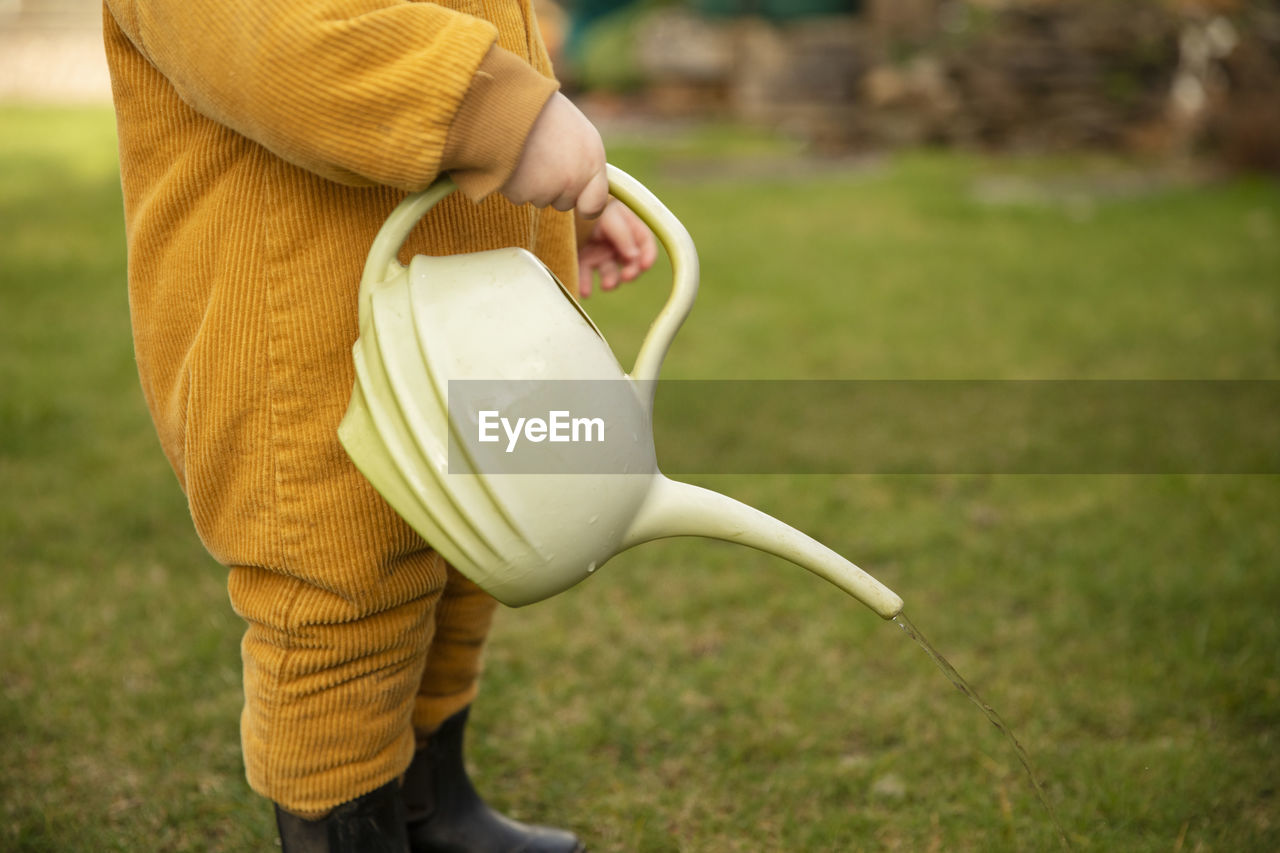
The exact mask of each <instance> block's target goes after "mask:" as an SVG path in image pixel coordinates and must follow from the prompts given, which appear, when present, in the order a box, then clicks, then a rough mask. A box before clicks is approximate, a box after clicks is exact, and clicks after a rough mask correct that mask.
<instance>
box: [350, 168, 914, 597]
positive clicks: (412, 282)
mask: <svg viewBox="0 0 1280 853" xmlns="http://www.w3.org/2000/svg"><path fill="white" fill-rule="evenodd" d="M609 186H610V191H611V192H612V194H613V195H614V197H615V198H618V199H619V200H621V201H622V202H623V203H625V204H626V205H627V206H628V207H630V208H631V209H632V210H633V211H635V212H636V214H638V215H639V216H640V217H641V219H643V220H644V221H645V222H646V223H647V224H648V225H649V227H650V228H651V229H652V230H653V232H654V233H655V234H656V235H657V237H658V239H659V240H660V241H661V243H662V245H663V246H664V247H665V248H666V250H667V254H668V256H669V258H670V260H671V266H672V272H673V278H674V281H673V286H672V291H671V295H670V297H669V298H668V300H667V302H666V304H665V305H664V306H663V308H662V310H661V311H660V312H659V314H658V316H657V318H656V319H655V320H654V322H653V324H652V326H651V327H650V329H649V332H648V334H647V336H646V337H645V339H644V342H643V343H642V345H641V347H640V351H639V354H638V356H637V358H636V361H635V366H634V367H633V368H632V369H631V371H630V373H626V372H624V371H623V369H622V367H621V365H620V364H619V363H618V360H617V358H616V357H615V356H614V354H613V351H612V350H611V349H610V348H609V345H608V344H607V343H606V342H605V340H604V337H603V335H601V333H600V331H599V329H597V328H596V326H595V324H594V323H592V321H591V319H590V318H589V317H588V316H587V315H586V313H585V312H583V310H582V309H581V308H580V306H579V305H578V304H577V302H576V301H575V300H574V299H573V297H572V296H570V294H569V293H568V291H567V290H566V289H565V288H564V286H563V285H562V284H561V283H560V282H559V281H558V280H557V279H556V278H555V276H554V275H552V273H551V272H550V270H548V269H547V268H546V267H545V266H544V265H543V264H542V263H541V262H540V261H539V260H538V259H537V258H536V257H534V256H533V255H532V254H531V253H529V252H527V251H525V250H524V249H520V248H508V249H497V250H492V251H486V252H476V253H471V254H463V255H452V256H445V257H429V256H425V255H418V256H416V257H414V258H413V259H412V260H411V261H410V263H409V264H408V266H407V267H405V266H403V265H401V264H400V263H399V261H398V259H397V255H398V253H399V250H400V247H401V246H402V244H403V243H404V241H405V239H406V237H407V236H408V235H409V232H410V230H412V228H413V227H414V225H415V224H417V222H418V220H420V219H421V218H422V217H423V216H424V215H426V213H427V211H428V210H430V209H431V208H432V206H434V205H435V204H436V203H437V202H439V201H440V200H441V199H442V198H444V197H445V196H447V195H448V194H449V193H450V192H452V191H453V189H454V186H453V183H452V182H451V181H450V180H449V179H448V178H442V179H440V180H439V181H437V182H436V183H435V184H433V185H432V186H430V187H429V188H427V189H425V190H423V191H421V192H419V193H415V194H413V195H410V196H408V197H407V198H406V199H405V200H404V201H403V202H402V203H401V204H400V205H399V206H398V207H397V208H396V209H395V210H394V211H393V212H392V213H391V215H390V217H389V218H388V219H387V221H386V223H385V224H384V225H383V227H382V229H381V231H379V233H378V235H377V237H376V238H375V240H374V242H373V246H372V247H371V249H370V251H369V257H368V260H367V262H366V264H365V268H364V274H363V277H362V279H361V282H360V296H359V312H360V315H359V320H360V337H359V339H358V340H357V341H356V343H355V345H354V347H353V357H354V361H355V372H356V382H355V387H354V389H353V391H352V395H351V402H350V406H349V407H348V409H347V413H346V415H345V416H344V418H343V420H342V423H341V425H340V426H339V428H338V437H339V440H340V441H341V442H342V445H343V447H344V448H345V449H346V451H347V453H348V454H349V455H350V457H351V459H352V460H353V461H354V462H355V465H356V467H357V468H359V470H360V471H361V472H362V473H363V474H364V476H365V477H366V478H367V479H368V480H369V482H370V483H372V484H373V486H374V488H375V489H377V491H378V492H379V493H380V494H381V495H382V496H383V497H384V498H385V499H386V500H387V502H388V503H389V504H390V505H391V506H392V507H393V508H394V509H395V510H396V511H397V512H398V513H399V514H400V516H401V517H403V518H404V519H405V521H406V522H408V524H409V525H410V526H411V527H413V529H414V530H416V531H417V532H418V533H419V534H420V535H421V536H422V537H423V538H424V539H425V540H426V541H427V542H429V543H430V544H431V545H432V546H433V547H434V548H435V549H436V550H437V551H439V552H440V554H441V555H442V556H443V557H444V558H445V559H447V560H448V561H449V562H450V563H451V564H452V565H453V566H454V567H455V568H457V569H458V571H460V572H462V574H464V575H466V576H467V577H468V578H470V579H471V580H473V581H474V582H475V583H477V584H478V585H479V586H481V587H482V588H484V589H485V590H486V591H487V592H489V593H490V594H491V595H492V596H493V597H494V598H496V599H498V600H499V601H501V602H503V603H504V604H507V605H509V606H512V607H518V606H522V605H526V604H531V603H533V602H536V601H541V600H543V599H545V598H549V597H551V596H553V595H556V594H557V593H560V592H562V591H564V590H566V589H568V588H569V587H571V586H573V585H575V584H577V583H578V582H580V581H582V580H583V579H585V578H587V577H589V576H590V575H592V574H593V573H594V572H595V571H596V570H597V569H598V568H599V567H600V566H602V565H603V564H604V563H605V561H607V560H608V559H609V558H610V557H612V556H614V555H615V554H617V553H619V552H621V551H623V550H626V549H628V548H631V547H633V546H635V545H639V544H641V543H643V542H648V541H651V540H654V539H661V538H666V537H672V536H704V537H711V538H715V539H722V540H727V541H730V542H738V543H741V544H743V545H748V546H751V547H753V548H757V549H759V550H761V551H766V552H768V553H771V554H775V555H777V556H779V557H782V558H784V559H787V560H790V561H791V562H793V563H796V564H797V565H800V566H802V567H804V568H806V569H808V570H810V571H812V572H814V573H815V574H817V575H819V576H820V577H823V578H825V579H826V580H828V581H830V582H831V583H833V584H835V585H836V586H838V587H839V588H841V589H842V590H844V591H845V592H847V593H849V594H850V595H853V596H854V597H855V598H857V599H858V600H860V601H862V602H863V603H864V604H866V605H867V606H868V607H870V608H871V609H872V610H874V611H875V612H876V613H877V614H879V615H880V616H882V617H883V618H885V619H892V618H893V617H894V616H896V615H897V614H898V613H899V612H900V611H901V610H902V599H901V598H899V597H898V596H897V595H896V594H895V593H893V592H892V591H891V590H889V589H888V588H886V587H885V586H884V585H883V584H881V583H880V582H879V581H877V580H876V579H875V578H873V577H872V576H871V575H869V574H867V573H866V572H864V571H863V570H862V569H860V568H858V567H857V566H855V565H854V564H853V563H850V562H849V561H848V560H846V559H844V558H843V557H841V556H840V555H839V554H837V553H836V552H834V551H832V550H831V549H829V548H827V547H826V546H824V545H822V544H820V543H818V542H817V541H815V540H814V539H812V538H810V537H809V536H806V535H805V534H803V533H801V532H799V531H798V530H795V529H793V528H792V527H789V526H788V525H786V524H784V523H782V522H781V521H779V520H777V519H775V518H773V517H772V516H770V515H767V514H765V513H763V512H760V511H759V510H756V509H753V508H752V507H749V506H747V505H746V504H743V503H741V502H739V501H736V500H734V499H732V498H729V497H727V496H725V495H722V494H720V493H718V492H714V491H711V490H708V489H704V488H701V487H698V486H694V485H691V484H688V483H682V482H679V481H676V480H672V479H669V478H667V477H665V476H664V475H663V474H662V472H661V471H660V470H659V469H658V464H657V459H656V454H655V451H654V445H653V433H652V428H651V421H652V417H651V415H652V411H653V396H654V389H655V388H656V380H657V378H658V372H659V370H660V369H661V366H662V361H663V358H664V357H665V355H666V353H667V350H668V348H669V347H670V345H671V342H672V339H673V338H674V337H675V334H676V332H677V331H678V330H679V328H680V326H681V324H682V323H683V322H684V320H685V317H686V316H688V314H689V311H690V309H691V308H692V307H693V300H694V297H695V296H696V294H697V290H698V256H697V252H696V250H695V248H694V245H693V239H692V238H691V237H690V235H689V232H688V231H687V230H686V229H685V227H684V226H683V225H682V224H681V223H680V221H679V220H678V219H676V217H675V216H674V215H673V214H672V213H671V212H670V211H669V210H668V209H667V208H666V207H665V206H664V205H663V204H662V203H661V202H660V201H659V200H658V199H657V198H656V197H655V196H654V195H653V194H652V193H651V192H650V191H649V190H648V189H646V188H645V187H644V186H643V185H642V184H640V182H638V181H637V180H635V179H634V178H632V177H631V176H629V175H627V174H626V173H625V172H622V171H621V170H619V169H617V168H615V167H613V166H609ZM471 380H485V381H492V382H493V383H495V387H498V388H500V389H501V388H508V389H510V388H516V389H525V388H527V387H528V385H529V384H530V383H532V384H537V383H547V385H548V386H549V387H558V384H559V383H565V382H566V381H568V382H569V384H570V385H574V384H575V383H577V384H576V385H575V387H579V388H581V387H596V385H595V384H593V383H599V384H607V387H609V388H612V389H615V391H616V389H622V393H621V394H618V393H614V394H613V395H611V396H612V397H613V398H614V400H615V403H614V404H613V405H612V407H611V410H610V415H611V417H612V418H613V419H614V420H615V421H616V420H621V421H623V423H621V424H618V423H610V424H609V425H608V428H609V431H610V432H611V434H612V435H614V436H620V439H617V440H615V441H614V442H613V443H612V444H611V445H610V449H609V451H608V455H609V458H610V464H609V465H608V466H604V467H600V468H597V469H593V470H589V471H573V470H569V469H568V468H565V469H558V468H556V467H555V466H552V467H551V468H550V469H548V470H544V471H542V472H541V473H538V474H529V473H520V472H513V471H508V470H503V469H502V468H501V465H500V464H496V465H495V464H493V463H484V464H481V463H480V462H479V461H478V460H477V456H476V448H477V447H478V445H476V444H475V442H474V441H469V440H468V441H461V442H460V441H459V439H460V438H463V437H474V435H475V433H476V431H477V430H476V426H477V420H476V419H477V412H476V411H475V410H474V408H473V407H465V406H460V405H454V406H451V405H450V400H451V396H450V395H451V393H452V394H453V396H454V397H457V396H458V394H457V393H456V391H454V392H451V389H457V388H459V387H462V386H463V385H464V384H466V383H468V382H469V381H471ZM502 393H503V392H498V396H499V397H501V396H502ZM521 394H523V391H520V392H516V391H508V392H506V396H507V397H509V398H510V397H515V396H520V395H521ZM618 400H621V402H620V403H619V402H617V401H618ZM510 402H513V401H512V400H511V399H507V400H502V399H495V400H492V401H491V405H492V406H493V410H492V411H500V410H501V407H502V406H503V405H504V404H506V403H510ZM544 446H545V447H547V448H551V449H555V450H559V451H561V452H564V453H569V452H571V447H570V445H568V444H562V445H560V446H559V447H556V446H555V445H551V444H547V445H544ZM497 458H498V460H499V462H500V461H501V459H502V458H503V457H502V456H501V455H500V454H499V455H498V456H497Z"/></svg>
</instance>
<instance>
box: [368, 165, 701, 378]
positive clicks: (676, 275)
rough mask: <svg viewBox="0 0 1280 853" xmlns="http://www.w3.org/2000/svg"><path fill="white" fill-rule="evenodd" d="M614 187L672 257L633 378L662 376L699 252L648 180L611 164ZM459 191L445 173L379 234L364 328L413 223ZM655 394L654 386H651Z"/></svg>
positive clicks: (693, 284)
mask: <svg viewBox="0 0 1280 853" xmlns="http://www.w3.org/2000/svg"><path fill="white" fill-rule="evenodd" d="M608 172H609V191H610V192H611V193H613V195H614V197H615V198H617V199H618V200H619V201H621V202H622V203H623V204H625V205H626V206H627V207H629V208H631V209H632V210H634V211H635V212H636V215H638V216H639V217H640V218H641V219H643V220H644V221H645V224H647V225H648V226H649V227H650V228H651V229H653V233H654V234H656V235H657V237H658V240H659V241H660V242H661V243H662V245H663V247H664V248H665V249H666V250H667V255H668V257H669V258H670V259H671V272H672V278H673V281H672V286H671V296H670V297H668V298H667V303H666V304H665V305H663V306H662V310H661V311H659V312H658V316H657V317H656V318H654V321H653V324H652V325H650V327H649V333H648V334H647V335H645V339H644V343H642V344H641V345H640V353H639V354H638V355H637V356H636V363H635V366H634V367H633V368H632V369H631V378H632V379H637V380H656V379H657V378H658V372H659V371H660V370H661V369H662V360H663V358H665V357H666V355H667V350H668V349H669V348H670V347H671V341H672V340H673V339H674V338H675V336H676V332H678V331H679V330H680V326H681V325H682V324H683V323H684V320H685V318H686V317H688V316H689V312H690V311H691V310H692V309H693V300H694V298H695V297H696V296H697V295H698V251H697V249H696V248H695V247H694V245H693V238H692V237H691V236H690V235H689V231H688V229H686V228H685V227H684V225H683V224H681V222H680V220H679V219H677V218H676V217H675V215H674V214H673V213H672V212H671V211H670V210H667V207H666V205H664V204H663V203H662V202H661V201H659V200H658V198H657V197H656V196H655V195H654V194H653V193H651V192H650V191H649V190H648V188H646V187H645V186H644V184H642V183H640V182H639V181H637V180H636V179H635V178H633V177H631V176H630V175H628V174H627V173H626V172H624V171H622V170H621V169H619V168H617V167H616V166H612V165H611V166H609V167H608ZM454 189H455V185H454V183H453V180H452V179H451V178H449V177H442V178H440V179H439V180H437V181H436V182H435V183H434V184H432V185H431V186H429V187H427V188H426V189H425V190H422V191H421V192H416V193H414V194H412V195H410V196H408V197H407V198H405V200H404V201H402V202H400V205H399V206H398V207H397V208H396V209H395V210H394V211H392V212H391V215H390V216H389V217H387V221H386V222H385V223H384V224H383V226H382V229H381V230H380V231H379V232H378V236H377V237H375V238H374V241H373V246H372V247H370V249H369V257H368V260H367V261H365V266H364V275H363V276H362V277H361V279H360V328H361V329H363V328H364V325H365V319H366V316H367V315H368V312H369V300H370V298H371V296H372V290H373V287H374V286H375V285H377V284H379V283H380V282H383V281H386V280H387V279H389V278H391V277H392V276H393V275H394V274H396V273H397V272H399V271H400V269H401V268H400V266H399V262H398V261H397V260H396V256H397V255H398V254H399V253H400V247H401V246H403V245H404V241H405V240H406V239H407V238H408V236H409V232H410V231H412V230H413V226H415V225H417V224H418V220H419V219H421V218H422V217H424V216H426V215H427V211H429V210H430V209H431V208H433V207H435V205H436V204H437V203H438V202H439V201H440V200H441V199H443V198H444V197H445V196H447V195H449V194H450V193H451V192H453V191H454ZM650 395H652V387H651V388H650Z"/></svg>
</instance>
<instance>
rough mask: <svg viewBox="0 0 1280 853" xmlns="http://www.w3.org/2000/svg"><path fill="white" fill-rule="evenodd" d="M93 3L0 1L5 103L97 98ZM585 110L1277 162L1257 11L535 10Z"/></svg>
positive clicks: (851, 142)
mask: <svg viewBox="0 0 1280 853" xmlns="http://www.w3.org/2000/svg"><path fill="white" fill-rule="evenodd" d="M99 5H100V4H98V3H95V2H93V0H0V97H7V98H14V97H17V98H23V99H35V100H49V99H52V100H60V101H67V100H71V101H84V100H92V99H100V98H103V97H106V93H107V89H108V86H109V82H108V80H107V77H106V71H105V68H104V66H103V63H102V60H101V56H100V54H101V51H100V50H99V49H98V41H99V37H98V32H99V18H100V8H99ZM533 5H534V6H535V7H536V9H537V13H538V16H539V19H540V21H541V22H542V28H543V36H544V40H545V41H546V43H547V45H548V46H549V48H550V49H551V52H552V54H553V58H554V60H555V62H556V66H557V70H558V73H559V75H560V77H561V79H562V80H563V81H564V82H565V85H566V89H567V90H568V91H571V92H574V93H576V94H577V95H579V96H580V98H581V99H582V100H583V101H584V103H585V104H586V105H587V106H588V107H590V108H592V109H593V112H594V114H595V115H598V116H605V117H608V116H615V115H627V116H630V117H635V116H659V117H667V118H671V117H692V118H699V119H706V118H720V119H732V120H736V121H743V122H748V123H751V124H753V125H757V126H762V127H768V128H773V129H778V130H781V131H783V132H785V133H787V134H790V135H793V136H795V137H797V138H799V139H802V140H804V142H805V143H806V144H807V145H808V146H810V147H811V149H812V150H814V151H817V152H822V153H826V154H838V153H846V152H849V151H858V150H868V149H880V148H884V147H896V146H918V145H947V146H966V147H981V148H984V149H997V150H1005V151H1029V150H1031V151H1045V150H1049V151H1061V150H1076V149H1079V148H1081V147H1087V148H1092V149H1104V150H1110V151H1123V152H1130V153H1136V154H1141V155H1147V156H1174V157H1177V156H1186V155H1188V154H1193V153H1194V154H1197V155H1211V156H1213V157H1216V158H1218V159H1220V160H1221V161H1222V162H1224V163H1225V164H1227V165H1229V166H1231V167H1233V168H1244V169H1269V170H1272V171H1276V170H1280V108H1277V106H1276V93H1277V91H1280V9H1278V8H1277V6H1276V4H1275V3H1271V2H1266V0H1133V2H1114V0H559V2H557V0H535V2H534V3H533Z"/></svg>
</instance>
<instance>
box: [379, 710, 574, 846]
mask: <svg viewBox="0 0 1280 853" xmlns="http://www.w3.org/2000/svg"><path fill="white" fill-rule="evenodd" d="M470 710H471V709H470V708H464V709H462V710H461V711H459V712H458V713H456V714H454V715H453V716H452V717H450V718H449V719H448V720H445V722H444V725H442V726H441V727H440V728H439V730H438V731H436V733H435V734H433V735H431V737H430V738H429V739H428V741H427V744H426V746H424V747H423V748H421V749H419V750H418V753H417V754H416V755H415V756H414V757H413V763H412V764H410V765H409V770H408V772H406V773H405V777H404V787H403V788H402V789H401V793H402V794H403V795H404V800H405V806H406V809H407V812H408V817H409V849H410V851H411V853H585V851H586V848H585V847H583V846H582V843H581V842H580V841H578V839H577V838H575V837H574V836H573V835H572V834H571V833H568V832H565V831H564V830H562V829H549V828H547V827H544V826H529V825H526V824H523V823H518V822H516V821H514V820H511V819H510V818H507V817H503V816H502V815H500V814H498V813H497V812H495V811H494V810H493V809H491V808H489V807H488V806H487V805H485V802H484V800H482V799H480V795H479V794H477V793H476V789H475V788H474V787H472V785H471V780H470V779H469V778H468V777H467V770H466V766H465V765H464V763H463V758H462V740H463V734H464V732H465V730H466V727H467V714H468V712H469V711H470Z"/></svg>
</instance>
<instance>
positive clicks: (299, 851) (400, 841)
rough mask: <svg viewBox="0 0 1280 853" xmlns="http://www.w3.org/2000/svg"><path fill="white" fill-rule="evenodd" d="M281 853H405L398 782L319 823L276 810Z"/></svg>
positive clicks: (340, 807)
mask: <svg viewBox="0 0 1280 853" xmlns="http://www.w3.org/2000/svg"><path fill="white" fill-rule="evenodd" d="M276 827H277V828H278V829H279V830H280V844H281V846H282V847H283V848H284V853H409V838H408V836H407V835H406V834H405V811H404V800H403V799H402V798H401V796H400V782H399V781H398V780H395V779H393V780H391V781H390V782H388V783H387V784H385V785H383V786H382V787H381V788H379V789H378V790H376V791H371V792H370V793H368V794H365V795H364V796H363V797H357V798H356V799H354V800H352V801H351V802H348V803H343V804H342V805H340V806H338V807H337V808H336V809H334V810H333V811H331V812H329V814H327V815H325V816H324V817H322V818H320V819H319V820H307V819H306V818H301V817H298V816H297V815H294V814H290V813H289V812H287V811H285V810H284V809H282V808H280V807H279V806H276Z"/></svg>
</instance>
